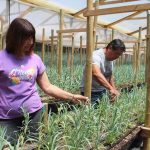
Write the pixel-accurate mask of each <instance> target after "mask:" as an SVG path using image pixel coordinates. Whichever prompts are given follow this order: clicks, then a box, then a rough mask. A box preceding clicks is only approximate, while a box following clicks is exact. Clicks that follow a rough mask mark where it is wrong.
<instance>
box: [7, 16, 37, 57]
mask: <svg viewBox="0 0 150 150" xmlns="http://www.w3.org/2000/svg"><path fill="white" fill-rule="evenodd" d="M29 38H32V39H33V45H32V46H31V48H30V51H29V54H31V53H32V51H33V47H34V44H35V28H34V27H33V25H32V24H31V23H30V22H29V21H28V20H26V19H22V18H16V19H14V20H13V21H12V22H11V24H10V26H9V28H8V30H7V34H6V50H7V52H8V53H11V54H14V55H16V56H17V57H20V56H22V53H23V50H22V45H23V43H24V42H25V40H27V39H29Z"/></svg>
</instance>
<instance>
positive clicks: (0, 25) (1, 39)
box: [0, 21, 3, 50]
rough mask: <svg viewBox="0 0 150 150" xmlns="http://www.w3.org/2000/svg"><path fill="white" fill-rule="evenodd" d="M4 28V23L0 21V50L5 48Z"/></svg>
mask: <svg viewBox="0 0 150 150" xmlns="http://www.w3.org/2000/svg"><path fill="white" fill-rule="evenodd" d="M2 30H3V26H2V21H0V50H2V48H3V31H2Z"/></svg>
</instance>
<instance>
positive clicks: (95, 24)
mask: <svg viewBox="0 0 150 150" xmlns="http://www.w3.org/2000/svg"><path fill="white" fill-rule="evenodd" d="M98 6H99V0H96V2H95V10H96V9H97V8H98ZM96 27H97V16H94V26H93V48H94V50H95V45H96V44H95V41H96Z"/></svg>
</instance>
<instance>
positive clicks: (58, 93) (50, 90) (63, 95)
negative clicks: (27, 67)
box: [37, 72, 88, 103]
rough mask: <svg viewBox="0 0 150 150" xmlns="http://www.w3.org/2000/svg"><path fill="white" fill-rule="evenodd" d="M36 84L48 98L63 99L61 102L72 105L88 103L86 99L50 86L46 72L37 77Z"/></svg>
mask: <svg viewBox="0 0 150 150" xmlns="http://www.w3.org/2000/svg"><path fill="white" fill-rule="evenodd" d="M37 83H38V85H39V87H40V88H41V89H42V90H43V91H44V92H45V93H46V94H47V95H49V96H52V97H55V98H58V99H63V100H71V101H72V102H74V103H78V102H87V101H88V97H85V96H82V95H77V94H72V93H69V92H66V91H64V90H62V89H60V88H58V87H57V86H55V85H52V84H51V83H50V82H49V79H48V77H47V74H46V72H43V73H42V74H41V75H39V76H38V77H37Z"/></svg>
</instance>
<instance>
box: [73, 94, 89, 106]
mask: <svg viewBox="0 0 150 150" xmlns="http://www.w3.org/2000/svg"><path fill="white" fill-rule="evenodd" d="M72 102H73V103H76V104H78V103H89V98H88V97H85V96H82V95H77V94H73V96H72Z"/></svg>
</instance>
